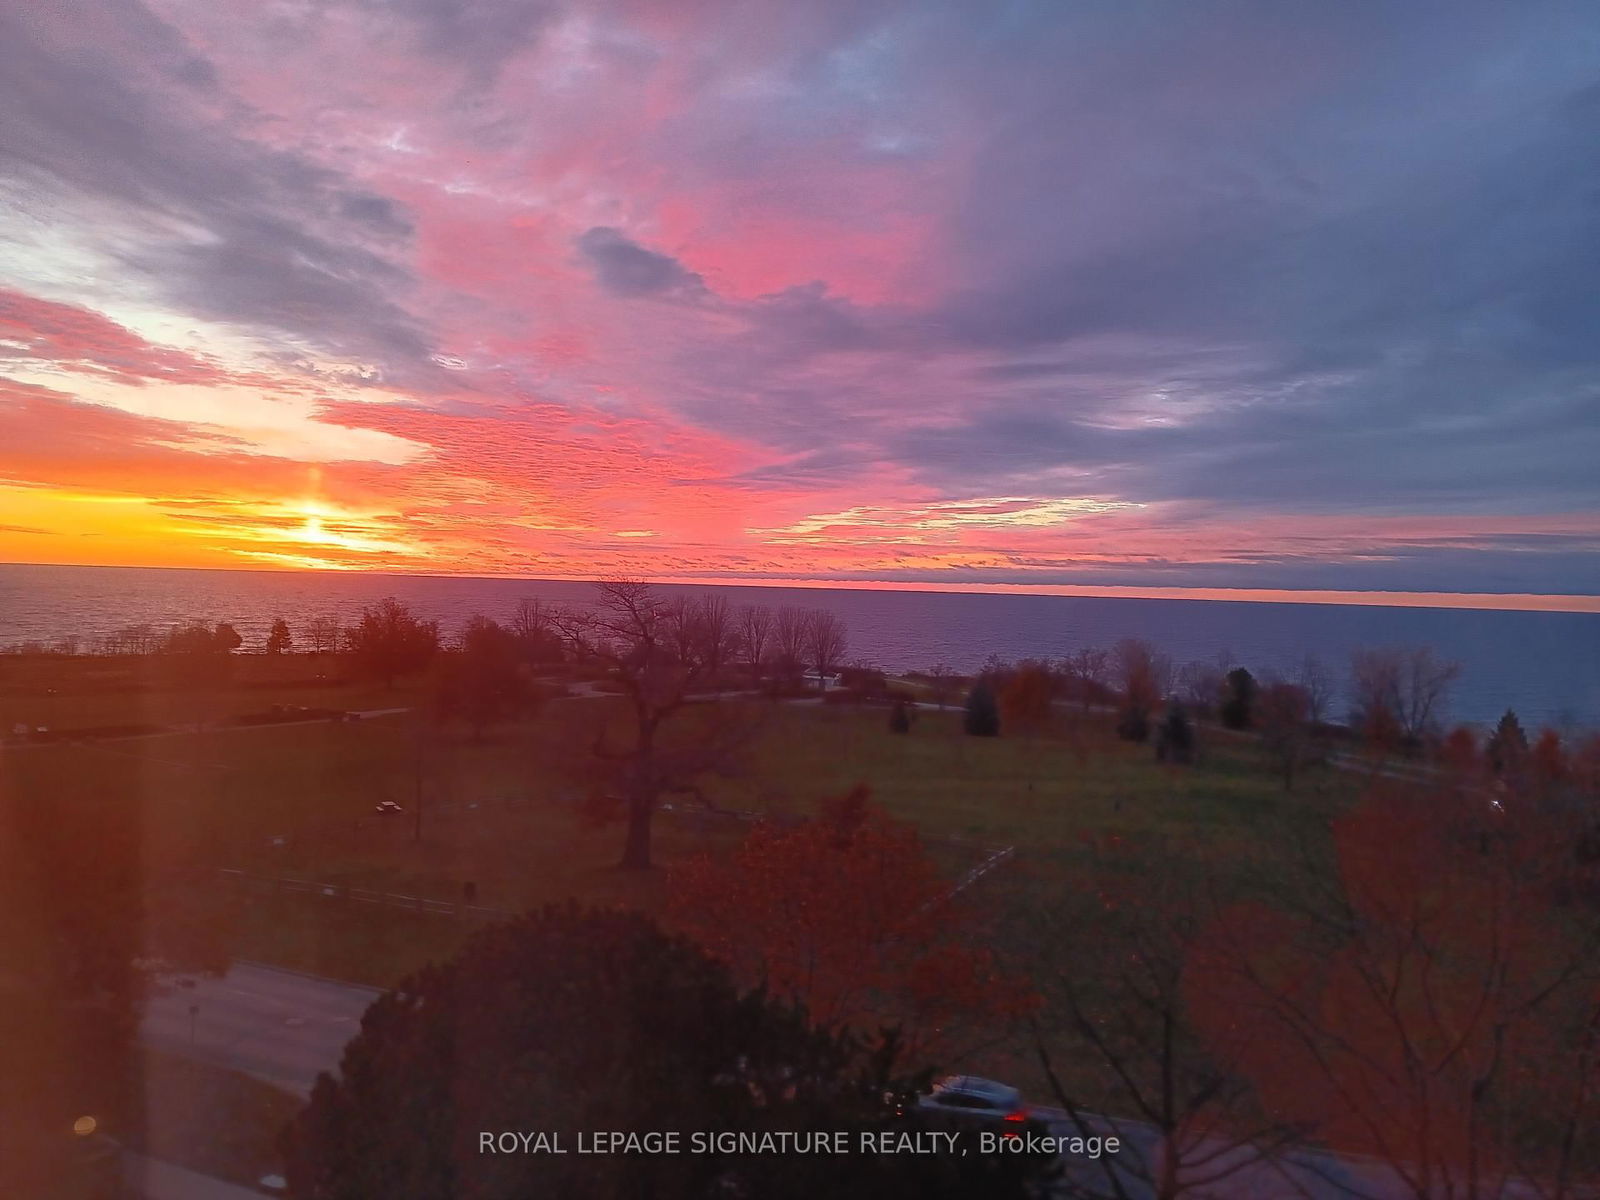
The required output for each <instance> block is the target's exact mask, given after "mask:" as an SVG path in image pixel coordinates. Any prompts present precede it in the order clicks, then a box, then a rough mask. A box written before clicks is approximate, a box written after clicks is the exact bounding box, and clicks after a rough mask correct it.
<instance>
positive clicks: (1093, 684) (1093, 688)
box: [1061, 646, 1111, 712]
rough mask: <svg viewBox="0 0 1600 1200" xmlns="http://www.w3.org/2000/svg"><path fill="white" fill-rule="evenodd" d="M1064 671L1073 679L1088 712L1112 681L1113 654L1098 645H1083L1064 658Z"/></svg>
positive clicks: (1079, 699) (1073, 685) (1074, 686)
mask: <svg viewBox="0 0 1600 1200" xmlns="http://www.w3.org/2000/svg"><path fill="white" fill-rule="evenodd" d="M1061 670H1062V673H1063V674H1065V675H1066V677H1067V678H1068V679H1069V680H1071V681H1072V687H1073V688H1074V689H1075V690H1076V691H1077V693H1078V701H1079V703H1080V704H1081V705H1082V706H1083V711H1084V712H1088V711H1089V709H1090V707H1091V706H1092V705H1093V704H1094V702H1095V701H1096V700H1098V699H1100V698H1101V695H1102V693H1104V692H1105V690H1106V688H1107V687H1108V686H1109V684H1110V681H1111V656H1110V655H1108V654H1107V653H1106V652H1105V651H1104V650H1102V649H1100V648H1099V647H1098V646H1082V647H1080V648H1079V649H1078V650H1076V651H1075V652H1074V653H1073V654H1072V655H1071V657H1069V658H1066V659H1063V660H1062V663H1061Z"/></svg>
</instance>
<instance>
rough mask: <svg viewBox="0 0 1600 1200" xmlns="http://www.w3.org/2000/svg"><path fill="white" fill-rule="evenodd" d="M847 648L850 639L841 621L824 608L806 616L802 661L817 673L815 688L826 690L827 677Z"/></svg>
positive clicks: (837, 665) (813, 610)
mask: <svg viewBox="0 0 1600 1200" xmlns="http://www.w3.org/2000/svg"><path fill="white" fill-rule="evenodd" d="M849 648H850V637H849V634H848V632H847V631H846V630H845V625H844V622H843V621H841V620H840V619H839V618H838V617H837V616H835V615H834V614H833V613H831V612H829V611H828V610H827V609H825V608H814V609H812V610H811V611H810V612H808V613H807V614H806V620H805V658H806V662H807V663H809V664H810V665H811V666H812V667H813V668H815V669H816V672H817V687H818V688H819V689H821V690H824V691H826V690H827V687H828V676H829V675H831V674H833V672H834V671H836V670H837V669H838V667H839V664H840V663H841V662H842V661H844V655H845V651H846V650H848V649H849Z"/></svg>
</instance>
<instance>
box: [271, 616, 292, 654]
mask: <svg viewBox="0 0 1600 1200" xmlns="http://www.w3.org/2000/svg"><path fill="white" fill-rule="evenodd" d="M293 641H294V638H293V637H292V636H291V635H290V633H289V622H287V621H285V620H284V619H283V618H282V617H279V618H278V619H277V620H276V621H274V622H273V623H272V629H271V631H270V632H269V633H268V634H267V653H268V654H283V653H286V652H287V651H288V649H289V646H290V644H291V643H292V642H293Z"/></svg>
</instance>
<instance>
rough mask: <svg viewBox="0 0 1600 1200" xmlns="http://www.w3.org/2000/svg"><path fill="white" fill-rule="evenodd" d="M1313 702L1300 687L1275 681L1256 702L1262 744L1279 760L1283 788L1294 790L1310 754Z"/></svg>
mask: <svg viewBox="0 0 1600 1200" xmlns="http://www.w3.org/2000/svg"><path fill="white" fill-rule="evenodd" d="M1310 714H1311V702H1310V699H1309V698H1308V697H1307V695H1306V690H1305V689H1304V688H1303V687H1301V686H1300V685H1299V684H1295V683H1285V682H1284V681H1283V680H1281V679H1279V680H1273V681H1272V682H1270V683H1268V684H1267V686H1266V687H1264V688H1262V689H1261V694H1260V696H1259V697H1258V698H1257V700H1256V713H1255V725H1256V728H1257V729H1258V730H1260V732H1261V744H1262V745H1263V746H1264V747H1266V750H1267V753H1269V754H1271V755H1272V756H1273V758H1274V759H1276V760H1277V764H1278V769H1279V771H1280V772H1281V773H1282V775H1283V787H1284V790H1285V791H1288V790H1290V789H1292V788H1293V787H1294V779H1295V774H1296V773H1297V772H1298V771H1299V769H1300V768H1301V767H1302V766H1304V765H1305V763H1306V761H1307V759H1308V758H1309V757H1310V754H1311V728H1310Z"/></svg>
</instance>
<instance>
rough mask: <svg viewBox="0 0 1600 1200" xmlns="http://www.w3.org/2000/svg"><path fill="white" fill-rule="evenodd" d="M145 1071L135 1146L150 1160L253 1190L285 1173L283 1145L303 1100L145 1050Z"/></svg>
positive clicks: (142, 1068) (234, 1075) (212, 1068)
mask: <svg viewBox="0 0 1600 1200" xmlns="http://www.w3.org/2000/svg"><path fill="white" fill-rule="evenodd" d="M139 1067H140V1073H141V1084H142V1087H143V1092H144V1118H145V1128H144V1130H143V1133H142V1135H140V1136H139V1137H138V1138H137V1139H136V1140H137V1142H138V1143H139V1145H140V1148H141V1149H143V1150H144V1152H145V1153H147V1154H149V1155H151V1156H152V1157H155V1158H159V1159H161V1160H163V1161H165V1162H172V1163H178V1164H179V1165H180V1166H185V1167H188V1168H189V1169H190V1170H193V1171H199V1172H200V1173H202V1174H205V1175H211V1176H214V1177H216V1178H218V1179H227V1180H231V1181H232V1182H235V1183H240V1184H244V1185H246V1186H252V1187H253V1186H254V1185H255V1184H256V1182H257V1181H258V1180H259V1179H260V1178H261V1177H262V1176H263V1175H268V1174H281V1173H282V1171H283V1167H282V1165H281V1164H282V1158H281V1156H280V1155H279V1153H278V1146H277V1139H278V1134H279V1131H280V1130H282V1129H283V1127H284V1125H285V1124H287V1123H288V1121H289V1120H290V1119H291V1118H293V1117H294V1115H295V1114H296V1113H297V1112H299V1111H300V1107H301V1102H300V1099H299V1098H298V1097H297V1096H293V1095H291V1094H290V1093H288V1092H285V1091H282V1090H280V1089H279V1088H275V1087H272V1086H271V1085H269V1084H265V1083H262V1082H260V1081H259V1080H256V1079H252V1078H250V1077H249V1076H248V1075H243V1074H240V1073H239V1072H238V1071H230V1070H228V1069H227V1068H225V1067H218V1066H213V1065H211V1064H209V1063H199V1062H193V1061H191V1060H189V1059H186V1058H180V1057H178V1056H176V1055H172V1054H166V1053H163V1052H161V1051H159V1050H144V1051H142V1052H141V1054H140V1057H139Z"/></svg>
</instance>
